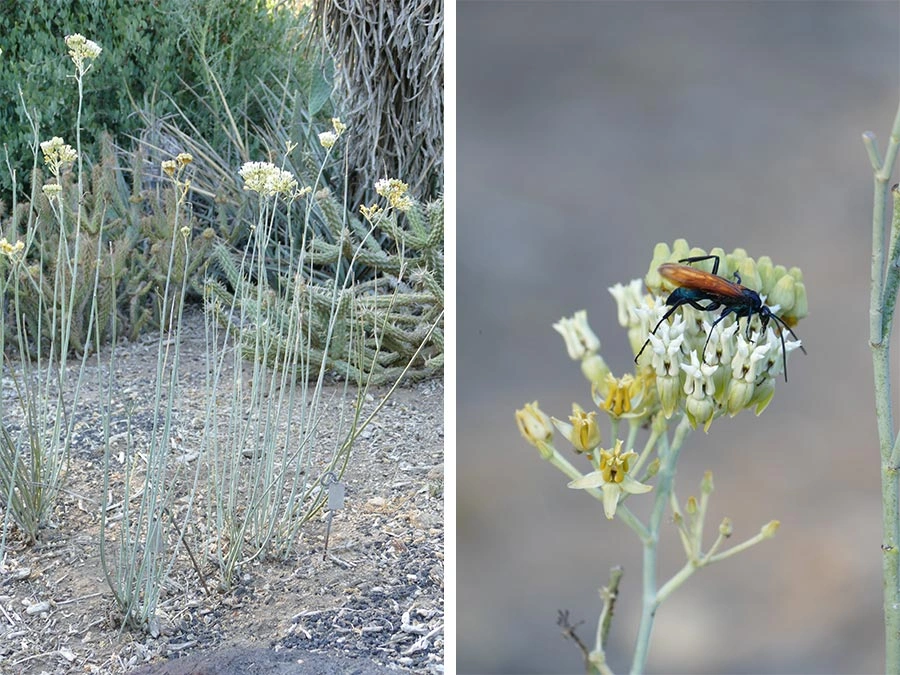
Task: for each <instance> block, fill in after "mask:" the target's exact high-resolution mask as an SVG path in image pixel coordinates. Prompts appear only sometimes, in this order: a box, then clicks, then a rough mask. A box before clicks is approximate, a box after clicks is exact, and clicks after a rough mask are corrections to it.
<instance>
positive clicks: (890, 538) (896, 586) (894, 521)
mask: <svg viewBox="0 0 900 675" xmlns="http://www.w3.org/2000/svg"><path fill="white" fill-rule="evenodd" d="M863 143H864V145H865V147H866V151H867V152H868V154H869V159H870V161H871V162H872V169H873V172H874V201H873V209H872V269H871V277H872V288H871V297H870V301H869V333H870V334H869V342H870V345H871V347H872V366H873V370H874V386H875V415H876V422H877V427H878V440H879V446H880V450H881V500H882V523H883V525H882V526H883V538H882V544H881V550H882V574H883V579H884V625H885V672H889V673H896V672H900V567H898V553H897V546H898V539H900V513H898V496H900V489H898V487H900V486H898V472H897V463H896V459H897V458H896V456H895V455H896V454H897V451H896V450H895V448H894V446H895V439H894V420H893V415H892V406H893V402H892V396H891V380H890V335H891V331H892V328H893V318H894V317H893V314H894V305H895V304H896V301H897V281H898V277H897V275H898V271H897V269H896V266H895V261H894V260H893V259H891V260H888V265H887V267H886V266H885V250H884V247H885V220H886V213H887V184H888V180H889V179H890V175H891V172H892V170H893V167H894V162H895V160H896V157H897V150H898V148H900V107H898V110H897V114H896V116H895V118H894V125H893V128H892V130H891V138H890V140H889V142H888V147H887V150H886V152H885V155H884V161H883V162H880V161H879V159H880V158H879V156H878V150H877V148H876V147H875V137H874V135H873V134H871V133H870V132H866V133H865V134H863ZM896 208H897V205H896V204H895V213H896ZM895 223H896V218H895ZM895 227H896V224H895ZM891 240H892V242H896V241H897V235H896V233H894V232H892V236H891ZM892 248H893V247H892ZM894 254H895V251H893V250H892V251H891V255H892V256H893V255H894ZM885 278H887V283H886V282H885Z"/></svg>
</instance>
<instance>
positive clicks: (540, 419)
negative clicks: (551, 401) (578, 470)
mask: <svg viewBox="0 0 900 675" xmlns="http://www.w3.org/2000/svg"><path fill="white" fill-rule="evenodd" d="M516 424H517V425H518V427H519V432H520V433H521V434H522V437H523V438H524V439H525V440H526V441H528V442H529V443H531V444H532V445H533V446H534V447H536V448H537V449H538V450H540V451H541V455H543V456H544V457H548V456H549V455H550V454H551V453H552V449H551V447H550V441H551V440H552V439H553V424H552V423H551V422H550V418H549V417H547V415H546V414H545V413H544V412H543V411H542V410H541V409H540V408H539V407H538V402H537V401H535V402H534V403H526V404H525V407H524V408H522V409H521V410H516Z"/></svg>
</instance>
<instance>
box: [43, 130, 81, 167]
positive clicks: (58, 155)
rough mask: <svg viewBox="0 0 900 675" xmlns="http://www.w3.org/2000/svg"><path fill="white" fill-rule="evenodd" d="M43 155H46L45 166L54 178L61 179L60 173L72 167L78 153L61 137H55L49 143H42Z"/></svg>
mask: <svg viewBox="0 0 900 675" xmlns="http://www.w3.org/2000/svg"><path fill="white" fill-rule="evenodd" d="M41 153H42V154H43V155H44V164H46V165H47V168H48V169H49V170H50V173H52V174H53V175H54V176H57V177H59V174H60V172H62V171H64V170H65V169H67V168H68V167H70V166H71V165H72V164H73V163H74V162H75V160H76V159H78V153H77V152H76V151H75V148H73V147H72V146H71V145H67V144H66V142H65V141H63V139H61V138H60V137H59V136H54V137H53V138H51V139H50V140H49V141H44V142H43V143H41Z"/></svg>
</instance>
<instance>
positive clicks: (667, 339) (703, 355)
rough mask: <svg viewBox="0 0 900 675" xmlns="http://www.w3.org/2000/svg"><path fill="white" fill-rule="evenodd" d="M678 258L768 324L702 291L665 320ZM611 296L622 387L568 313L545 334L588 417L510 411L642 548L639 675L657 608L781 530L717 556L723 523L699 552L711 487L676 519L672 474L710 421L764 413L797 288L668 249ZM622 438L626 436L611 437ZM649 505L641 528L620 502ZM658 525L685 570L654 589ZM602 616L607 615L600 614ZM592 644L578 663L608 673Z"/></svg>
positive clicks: (799, 296)
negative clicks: (557, 436)
mask: <svg viewBox="0 0 900 675" xmlns="http://www.w3.org/2000/svg"><path fill="white" fill-rule="evenodd" d="M687 258H691V259H693V260H692V261H686V262H690V264H691V266H692V267H694V268H695V269H697V270H700V271H701V272H704V273H707V274H712V272H713V269H712V268H713V264H714V258H718V260H719V263H718V268H717V270H716V272H715V273H716V274H717V276H719V277H721V278H723V279H724V280H726V281H727V282H731V283H737V284H740V285H741V286H743V287H745V288H746V289H750V290H752V291H755V292H756V293H758V294H759V296H760V300H761V301H762V302H763V303H764V309H765V310H767V311H768V312H770V315H769V316H768V317H767V318H769V319H772V320H770V321H765V318H766V317H761V316H760V315H759V313H758V312H757V313H755V314H754V315H753V316H751V317H749V318H747V317H740V318H736V313H728V314H725V315H723V306H722V305H721V304H720V303H718V302H716V301H715V297H714V296H713V297H709V298H707V297H704V295H703V292H702V291H704V290H705V289H704V288H702V287H700V288H695V289H693V291H697V290H699V291H700V293H699V294H698V295H697V296H694V295H689V297H690V299H691V300H693V301H695V302H696V304H697V305H699V307H701V308H703V307H706V308H708V309H706V310H704V309H700V308H697V307H692V306H690V304H684V305H681V306H678V307H677V308H675V309H674V311H672V310H673V306H674V305H675V304H678V303H674V304H673V305H667V304H666V301H667V300H668V299H669V297H670V295H671V294H672V292H673V291H674V290H675V288H676V285H675V284H673V283H672V282H671V281H670V280H668V279H667V278H666V277H664V276H663V275H661V274H660V272H659V268H660V266H661V265H663V264H666V263H675V264H685V263H683V262H682V261H685V259H687ZM698 259H700V260H698ZM671 269H672V268H666V269H665V270H664V271H666V270H671ZM691 274H693V273H691ZM670 276H671V275H670ZM699 279H700V281H701V282H702V281H705V282H707V283H709V284H710V288H712V289H715V288H719V289H725V290H728V289H733V287H730V286H723V285H721V282H718V281H716V280H715V279H711V278H708V277H700V278H699ZM688 290H689V291H690V289H688ZM609 291H610V293H611V294H612V295H613V297H614V298H615V300H616V302H617V304H618V320H619V324H620V325H621V326H622V327H623V328H625V329H626V331H627V334H628V340H629V343H630V344H631V348H632V353H633V354H634V355H635V357H636V358H635V361H634V363H633V364H632V369H631V372H626V373H624V374H622V375H621V376H616V375H614V374H613V373H612V372H611V370H610V368H609V366H608V365H607V363H606V361H605V360H604V358H603V357H602V356H601V355H600V346H601V345H600V340H599V339H598V338H597V336H596V335H595V334H594V332H593V330H592V329H591V327H590V325H589V324H588V320H587V313H586V312H584V311H583V310H582V311H578V312H575V314H574V316H572V317H571V318H564V319H561V320H560V321H559V322H558V323H556V324H555V325H554V326H553V327H554V329H555V330H556V331H557V332H559V333H560V335H562V337H563V339H564V341H565V346H566V350H567V352H568V354H569V356H570V358H572V359H573V360H575V361H578V362H579V363H580V364H581V370H582V373H583V374H584V375H585V377H586V378H587V379H588V381H589V382H590V383H591V394H592V398H593V401H594V404H595V405H596V409H594V410H589V411H585V410H584V409H582V408H581V406H579V405H578V404H577V403H576V404H573V407H572V415H570V416H569V418H568V421H562V420H558V419H556V418H551V417H549V416H548V415H547V414H546V413H544V412H543V411H542V410H541V409H540V407H539V406H538V404H537V402H534V403H530V404H527V405H526V406H525V407H524V408H522V409H521V410H518V411H516V422H517V425H518V427H519V431H520V432H521V434H522V436H523V437H524V438H525V439H526V440H527V441H528V442H529V443H530V444H532V445H534V446H535V447H536V448H537V449H538V450H539V451H540V454H541V457H542V458H544V459H545V460H547V461H548V462H550V463H551V464H552V465H554V466H555V467H556V468H558V469H559V470H560V471H562V472H563V473H564V474H565V475H566V476H568V477H569V479H570V481H569V483H568V486H569V487H570V488H576V489H582V490H584V491H585V492H587V493H588V494H590V495H591V496H593V497H594V498H595V499H597V500H599V501H600V502H602V504H603V510H604V513H605V515H606V517H607V518H609V519H612V518H615V517H619V518H620V519H621V520H622V521H623V522H625V524H626V525H628V526H629V527H630V528H631V529H632V530H634V532H635V533H636V534H637V535H638V537H639V538H640V540H641V542H642V543H643V546H644V548H645V555H644V564H645V565H647V566H650V567H653V568H654V570H652V573H648V572H647V570H646V569H645V571H644V574H643V575H642V578H643V583H644V601H643V614H642V620H641V626H640V628H639V631H638V641H637V646H636V649H635V661H634V663H633V665H632V672H641V671H642V669H643V665H644V663H645V659H646V655H647V648H648V646H647V645H648V642H649V637H650V627H651V626H652V623H653V617H654V615H655V612H656V608H657V606H658V605H659V603H660V602H661V601H662V600H663V599H664V598H665V597H667V596H668V594H670V593H671V592H672V590H674V588H676V587H677V586H679V585H680V584H681V583H683V582H684V581H685V580H686V579H687V578H688V577H689V576H690V575H691V574H693V572H694V571H695V570H697V569H699V568H700V567H703V566H705V565H707V564H709V563H711V562H716V561H717V560H721V559H723V558H726V557H728V556H730V555H733V554H734V553H737V552H739V551H741V550H743V549H745V548H747V547H748V546H751V545H753V544H756V543H758V542H759V541H762V540H764V539H768V538H770V537H772V536H774V534H775V531H776V530H777V528H778V522H777V521H771V522H769V523H768V524H767V525H765V526H763V528H762V529H761V530H760V531H759V532H758V533H757V534H756V535H755V536H754V537H751V538H750V539H748V540H746V541H744V542H743V543H740V544H737V545H736V546H733V547H731V548H730V549H727V550H724V551H722V550H720V547H721V545H722V544H723V542H724V540H725V539H727V538H728V537H730V536H731V534H732V526H731V522H730V520H728V519H726V520H725V521H723V522H722V524H721V525H720V526H719V528H718V531H719V537H718V538H717V539H716V540H715V541H714V542H713V543H712V545H711V546H710V547H709V548H708V549H707V550H706V552H705V553H704V552H703V550H702V545H703V542H702V541H701V540H702V537H703V527H702V524H700V521H702V519H703V518H704V517H705V514H706V503H707V501H708V499H709V495H710V493H711V492H712V476H711V475H709V474H708V475H707V476H705V477H704V480H703V482H702V484H701V499H700V500H699V502H698V501H697V500H696V498H694V497H690V498H689V499H688V500H687V502H686V505H685V507H684V510H683V511H684V512H682V508H681V507H680V506H679V505H678V501H677V500H676V499H675V497H674V477H675V465H676V462H677V458H678V456H679V453H680V451H681V448H682V445H683V443H684V440H685V438H686V437H687V436H688V433H689V431H690V430H691V429H692V428H697V427H701V426H702V427H703V429H704V431H707V432H708V431H709V429H710V426H711V425H712V423H713V421H714V420H716V419H719V418H721V417H723V416H725V415H726V414H727V415H729V416H734V415H737V414H738V413H739V412H741V411H742V410H753V411H755V412H756V414H757V415H759V414H761V413H762V412H763V410H765V408H766V407H767V406H768V405H769V403H770V402H771V400H772V397H773V396H774V394H775V387H776V383H777V382H778V381H779V380H781V379H785V371H784V369H785V367H786V363H787V361H788V360H789V358H790V355H791V354H792V353H793V352H794V351H795V350H797V349H798V348H801V344H800V340H799V339H796V337H795V335H794V334H793V326H795V325H796V324H797V322H798V321H799V320H800V319H802V318H804V317H805V316H806V315H807V300H806V288H805V286H804V284H803V275H802V273H801V272H800V270H799V269H797V268H791V269H787V268H785V267H783V266H781V265H776V264H774V263H773V262H772V260H771V259H769V258H768V257H762V258H759V259H758V260H754V259H753V258H750V257H749V256H748V255H747V253H746V252H745V251H744V250H743V249H735V250H734V251H732V252H731V253H727V254H726V253H725V252H724V251H723V250H721V249H712V250H710V251H708V252H707V251H704V250H702V249H698V248H691V247H690V246H689V245H688V244H687V242H686V241H684V240H683V239H679V240H678V241H676V242H675V243H674V244H673V245H672V246H671V247H670V246H669V245H667V244H664V243H662V244H657V245H656V248H655V250H654V254H653V260H652V261H651V263H650V269H649V270H648V271H647V274H646V275H645V276H644V278H643V279H635V280H634V281H632V282H630V283H628V284H626V285H623V284H616V285H615V286H613V287H612V288H610V289H609ZM693 291H691V292H693ZM683 297H686V296H683V295H680V296H678V298H683ZM678 298H676V299H678ZM670 311H671V314H670V315H669V317H667V318H665V319H663V317H664V316H665V315H666V314H667V313H668V312H670ZM773 317H774V318H773ZM720 319H721V320H720ZM604 413H605V416H606V418H607V419H608V421H609V426H610V428H611V433H610V438H611V444H610V445H609V446H608V447H605V445H604V443H603V441H602V434H601V431H600V425H599V421H598V416H600V417H601V418H602V417H603V416H604ZM626 425H627V429H623V427H625V426H626ZM554 427H555V428H556V429H557V430H558V431H559V432H560V433H561V434H562V435H563V436H564V437H565V439H566V440H567V441H568V442H569V443H570V444H571V446H572V447H573V448H574V450H575V452H576V453H577V454H578V455H580V456H584V457H585V458H587V459H588V460H589V461H590V464H591V470H590V471H588V472H586V473H583V472H582V471H581V470H580V469H578V468H577V467H575V466H574V465H573V464H572V463H570V462H569V460H568V459H567V458H566V457H565V456H564V455H563V454H562V453H561V452H560V451H559V450H558V449H557V448H556V446H555V444H554V433H555V432H554ZM620 429H621V430H622V431H625V433H622V434H621V435H620ZM641 429H648V430H649V438H648V439H647V440H646V441H645V442H644V443H643V444H642V445H640V446H638V444H637V443H636V441H637V435H638V432H639V431H640V430H641ZM670 432H671V434H670ZM649 493H653V494H649ZM648 497H649V498H652V500H653V503H654V505H653V509H652V514H651V517H650V520H649V522H648V523H646V524H645V523H643V522H641V520H640V519H639V518H638V517H637V516H636V515H635V514H634V513H633V512H632V511H631V510H630V509H629V508H628V507H627V506H626V505H625V504H624V503H623V502H624V501H625V500H626V499H630V498H634V499H645V498H648ZM698 504H699V506H698ZM666 509H670V510H671V511H672V517H671V518H670V519H669V520H668V521H665V519H664V518H663V513H664V511H665V510H666ZM689 521H690V522H689ZM663 522H674V523H675V525H676V527H677V528H678V529H679V533H680V535H681V539H682V543H683V544H684V548H685V553H686V555H687V558H688V561H687V563H686V566H685V569H684V570H682V571H681V572H679V573H678V574H676V575H675V576H674V577H673V578H672V579H670V580H669V582H667V583H666V584H663V585H662V586H661V587H657V586H656V574H655V565H656V545H657V543H658V541H659V528H660V527H661V525H662V524H663ZM612 578H613V577H612V576H611V579H612ZM616 578H617V577H616ZM611 583H612V582H611ZM616 583H617V582H616ZM601 595H602V596H603V597H613V596H614V595H615V593H614V591H613V590H609V589H608V592H607V593H605V594H601ZM604 602H606V601H604ZM608 611H609V608H608V607H604V612H603V613H602V614H601V615H603V614H606V613H608ZM597 639H598V643H597V645H596V647H595V649H594V650H593V651H591V652H590V653H588V652H587V651H586V652H585V659H586V662H587V663H588V664H589V670H590V671H591V672H599V673H604V674H605V673H608V672H611V671H609V669H608V667H607V666H606V664H605V656H604V653H605V652H604V645H603V644H602V643H603V641H604V640H605V633H604V632H603V631H598V638H597Z"/></svg>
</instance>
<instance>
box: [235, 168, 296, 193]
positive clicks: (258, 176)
mask: <svg viewBox="0 0 900 675" xmlns="http://www.w3.org/2000/svg"><path fill="white" fill-rule="evenodd" d="M238 173H239V174H240V176H241V178H243V179H244V189H245V190H250V191H251V192H258V193H259V194H260V195H262V196H263V197H271V196H274V195H279V194H280V195H282V196H285V197H290V196H292V195H293V193H294V191H295V190H296V189H297V179H296V178H294V174H292V173H291V172H290V171H285V170H284V169H279V168H278V167H277V166H275V165H274V164H272V163H271V162H246V163H244V165H243V166H242V167H241V169H240V171H239V172H238Z"/></svg>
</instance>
